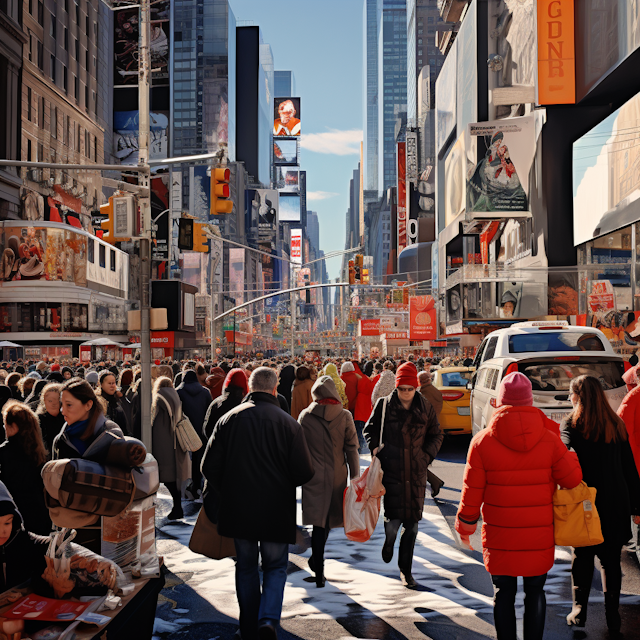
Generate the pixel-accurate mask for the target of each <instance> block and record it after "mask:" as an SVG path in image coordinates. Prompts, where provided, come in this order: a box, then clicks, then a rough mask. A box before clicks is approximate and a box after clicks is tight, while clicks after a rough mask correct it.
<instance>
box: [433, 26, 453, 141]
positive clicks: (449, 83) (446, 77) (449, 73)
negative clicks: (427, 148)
mask: <svg viewBox="0 0 640 640" xmlns="http://www.w3.org/2000/svg"><path fill="white" fill-rule="evenodd" d="M457 46H458V40H457V39H456V40H454V41H453V45H452V47H451V49H450V50H449V54H448V55H447V57H446V58H445V59H444V63H443V64H442V71H441V72H440V74H439V75H438V79H437V80H436V152H439V151H440V149H442V147H443V145H444V143H445V142H446V141H447V140H448V138H449V136H450V135H451V134H452V133H453V129H454V128H455V126H456V121H457V111H456V94H457V86H456V79H457V78H456V76H457V71H458V69H457V64H458V59H457V51H458V49H457Z"/></svg>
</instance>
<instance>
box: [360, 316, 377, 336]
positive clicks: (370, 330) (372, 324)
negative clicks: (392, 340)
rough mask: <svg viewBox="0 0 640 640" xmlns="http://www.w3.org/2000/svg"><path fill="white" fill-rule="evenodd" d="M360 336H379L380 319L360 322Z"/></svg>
mask: <svg viewBox="0 0 640 640" xmlns="http://www.w3.org/2000/svg"><path fill="white" fill-rule="evenodd" d="M360 335H361V336H379V335H380V318H369V319H361V320H360Z"/></svg>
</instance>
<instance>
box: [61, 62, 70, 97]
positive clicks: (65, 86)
mask: <svg viewBox="0 0 640 640" xmlns="http://www.w3.org/2000/svg"><path fill="white" fill-rule="evenodd" d="M62 87H63V89H64V92H65V93H67V92H68V91H69V72H68V70H67V67H66V66H65V65H62Z"/></svg>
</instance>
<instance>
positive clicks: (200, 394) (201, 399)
mask: <svg viewBox="0 0 640 640" xmlns="http://www.w3.org/2000/svg"><path fill="white" fill-rule="evenodd" d="M176 391H177V392H178V395H179V396H180V400H181V402H182V411H183V413H184V414H185V415H186V416H187V418H189V420H190V422H191V424H192V425H193V428H194V429H195V430H196V432H197V433H198V434H201V433H202V426H203V425H204V419H205V416H206V415H207V409H208V408H209V405H210V404H211V394H210V393H209V390H208V389H206V388H205V387H203V386H202V385H201V384H200V382H199V381H198V376H197V375H196V372H195V371H194V370H193V369H189V370H187V371H185V372H184V375H183V377H182V382H181V383H180V385H179V386H178V388H177V389H176ZM203 449H204V447H201V448H200V449H199V450H198V451H194V452H193V453H192V455H191V485H190V487H188V488H187V491H190V493H191V495H192V496H193V499H194V500H195V499H197V497H198V493H199V492H200V488H201V487H200V485H201V484H202V474H201V473H200V465H201V463H202V451H203Z"/></svg>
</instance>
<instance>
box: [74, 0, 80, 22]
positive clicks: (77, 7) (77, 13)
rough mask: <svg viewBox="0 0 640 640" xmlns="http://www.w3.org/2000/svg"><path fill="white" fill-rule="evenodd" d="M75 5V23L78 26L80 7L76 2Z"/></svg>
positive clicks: (76, 1) (76, 0)
mask: <svg viewBox="0 0 640 640" xmlns="http://www.w3.org/2000/svg"><path fill="white" fill-rule="evenodd" d="M75 3H76V23H77V24H78V26H80V5H79V4H78V0H75Z"/></svg>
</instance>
